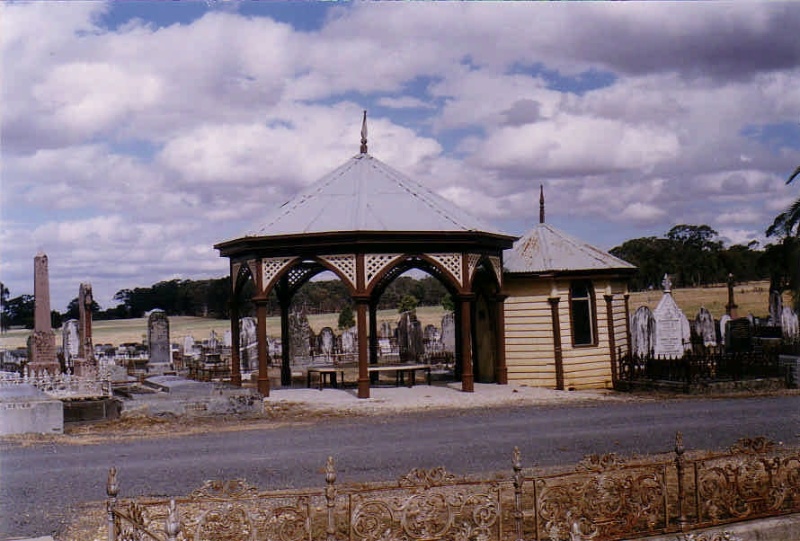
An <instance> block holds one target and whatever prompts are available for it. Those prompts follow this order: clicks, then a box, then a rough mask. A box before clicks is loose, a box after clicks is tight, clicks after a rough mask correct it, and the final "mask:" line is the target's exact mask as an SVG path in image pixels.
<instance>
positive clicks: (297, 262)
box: [264, 255, 357, 296]
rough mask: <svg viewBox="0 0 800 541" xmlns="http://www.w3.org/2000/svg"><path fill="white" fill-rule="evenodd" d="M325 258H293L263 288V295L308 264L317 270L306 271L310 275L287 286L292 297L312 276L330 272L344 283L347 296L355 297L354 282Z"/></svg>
mask: <svg viewBox="0 0 800 541" xmlns="http://www.w3.org/2000/svg"><path fill="white" fill-rule="evenodd" d="M325 257H327V256H317V257H307V258H301V257H295V258H293V261H292V262H291V263H290V264H289V265H287V266H285V267H284V268H282V269H281V270H280V272H279V273H278V274H276V275H275V276H274V277H273V278H272V279H271V281H270V282H269V283H268V284H267V285H266V286H265V288H264V295H268V294H269V293H270V292H271V291H272V289H274V288H275V287H276V285H277V284H278V282H279V281H280V280H281V279H282V278H283V277H287V278H289V277H290V275H291V273H292V272H293V271H294V270H295V269H298V268H300V267H302V266H303V265H306V264H310V266H312V267H319V268H316V269H308V270H310V271H311V273H310V274H309V275H307V276H306V275H304V276H303V278H302V279H301V280H299V281H298V282H292V283H290V284H288V285H289V289H290V291H291V294H292V295H294V294H295V293H296V292H297V290H298V289H299V288H300V287H302V286H303V284H305V283H306V282H308V281H309V280H311V279H312V278H313V277H314V276H316V275H318V274H321V273H323V272H325V271H330V272H332V273H333V274H335V275H336V277H337V278H338V279H340V280H341V281H342V282H343V283H344V285H345V287H347V290H348V292H349V294H350V295H351V296H352V295H355V294H356V291H357V290H356V284H355V281H351V280H350V278H349V277H348V276H347V275H346V274H345V273H344V271H342V269H340V268H339V267H337V266H336V265H334V264H332V263H330V262H329V261H327V260H326V259H325ZM353 258H354V259H355V255H353Z"/></svg>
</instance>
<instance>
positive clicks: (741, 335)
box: [725, 317, 753, 353]
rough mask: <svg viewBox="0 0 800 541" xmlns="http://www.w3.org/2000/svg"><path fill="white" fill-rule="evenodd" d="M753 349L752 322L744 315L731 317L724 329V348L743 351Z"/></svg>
mask: <svg viewBox="0 0 800 541" xmlns="http://www.w3.org/2000/svg"><path fill="white" fill-rule="evenodd" d="M752 349H753V324H752V323H750V320H749V319H747V318H746V317H740V318H737V319H733V320H731V321H730V322H729V323H728V329H727V330H726V331H725V350H726V351H727V352H729V353H743V352H747V351H752Z"/></svg>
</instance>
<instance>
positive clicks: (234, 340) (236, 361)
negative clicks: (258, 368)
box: [228, 291, 242, 387]
mask: <svg viewBox="0 0 800 541" xmlns="http://www.w3.org/2000/svg"><path fill="white" fill-rule="evenodd" d="M233 295H234V297H233V298H232V299H231V302H230V304H229V305H228V306H229V310H230V318H231V384H233V385H235V386H236V387H241V386H242V359H241V357H240V356H239V341H240V339H241V337H240V335H239V303H238V301H237V299H236V295H237V293H236V292H235V291H234V293H233Z"/></svg>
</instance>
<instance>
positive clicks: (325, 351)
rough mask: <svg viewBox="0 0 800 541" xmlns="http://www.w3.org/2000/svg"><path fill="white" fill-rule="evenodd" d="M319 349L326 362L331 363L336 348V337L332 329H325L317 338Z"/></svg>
mask: <svg viewBox="0 0 800 541" xmlns="http://www.w3.org/2000/svg"><path fill="white" fill-rule="evenodd" d="M317 343H318V345H317V349H318V351H319V353H320V355H321V356H322V357H324V358H325V361H326V362H330V360H331V357H332V356H333V353H334V349H335V346H336V335H335V334H334V332H333V329H331V328H330V327H323V328H322V329H321V330H320V331H319V336H317Z"/></svg>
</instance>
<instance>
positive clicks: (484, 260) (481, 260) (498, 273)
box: [467, 254, 503, 288]
mask: <svg viewBox="0 0 800 541" xmlns="http://www.w3.org/2000/svg"><path fill="white" fill-rule="evenodd" d="M467 262H468V263H467V265H468V269H469V277H468V282H467V283H468V286H469V287H470V288H471V287H472V281H473V280H474V278H475V273H476V272H478V269H479V268H480V267H481V265H486V266H487V267H488V268H489V269H490V270H491V271H492V272H493V273H494V276H495V279H496V281H497V285H498V287H501V288H502V287H503V263H502V258H501V257H499V256H495V255H488V254H468V255H467Z"/></svg>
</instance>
